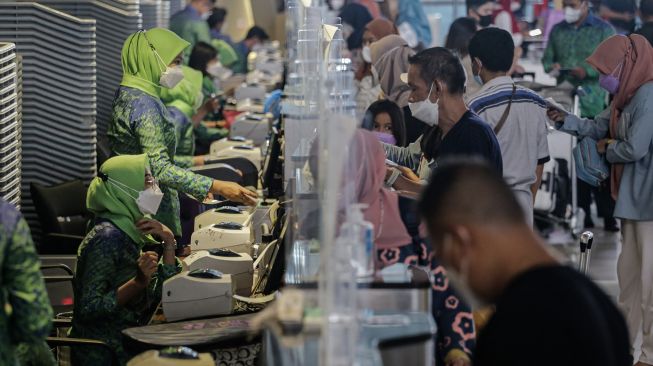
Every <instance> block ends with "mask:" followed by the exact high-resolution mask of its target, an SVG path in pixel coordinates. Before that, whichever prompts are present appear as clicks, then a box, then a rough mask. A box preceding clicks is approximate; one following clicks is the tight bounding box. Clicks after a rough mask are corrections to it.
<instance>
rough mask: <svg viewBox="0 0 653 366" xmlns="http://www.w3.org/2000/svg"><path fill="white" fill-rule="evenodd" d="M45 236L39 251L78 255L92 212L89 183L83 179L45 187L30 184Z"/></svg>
mask: <svg viewBox="0 0 653 366" xmlns="http://www.w3.org/2000/svg"><path fill="white" fill-rule="evenodd" d="M30 192H31V194H32V200H33V202H34V207H35V208H36V214H37V215H38V217H39V222H40V224H41V230H42V231H43V236H42V238H41V243H40V245H39V253H40V254H77V247H79V244H80V243H81V242H82V240H83V239H84V236H85V235H86V229H87V225H88V221H89V219H91V217H92V215H91V214H90V213H89V212H88V210H86V186H84V183H83V182H82V181H80V180H73V181H70V182H65V183H61V184H58V185H55V186H51V187H46V186H43V185H41V184H38V183H30Z"/></svg>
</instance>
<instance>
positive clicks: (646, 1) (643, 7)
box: [635, 0, 653, 46]
mask: <svg viewBox="0 0 653 366" xmlns="http://www.w3.org/2000/svg"><path fill="white" fill-rule="evenodd" d="M639 15H640V17H641V18H642V23H643V24H642V27H641V28H639V29H638V30H636V31H635V33H637V34H641V35H642V36H644V37H646V39H648V42H649V43H650V44H651V45H652V46H653V0H642V2H641V3H640V4H639Z"/></svg>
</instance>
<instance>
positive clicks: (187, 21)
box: [170, 5, 211, 61]
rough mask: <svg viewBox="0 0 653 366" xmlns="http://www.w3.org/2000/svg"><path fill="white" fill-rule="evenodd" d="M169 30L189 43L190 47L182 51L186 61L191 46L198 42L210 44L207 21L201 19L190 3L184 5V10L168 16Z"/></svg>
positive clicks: (191, 48)
mask: <svg viewBox="0 0 653 366" xmlns="http://www.w3.org/2000/svg"><path fill="white" fill-rule="evenodd" d="M170 30H171V31H173V32H175V33H177V35H178V36H179V37H181V38H183V39H185V40H186V41H188V43H190V47H188V48H187V49H186V50H185V51H184V58H185V59H186V61H188V57H189V56H190V53H191V51H192V50H193V47H195V45H196V44H197V43H198V42H205V43H208V44H211V31H210V30H209V25H208V23H206V21H205V20H202V17H201V16H200V14H199V13H198V12H197V11H196V10H195V9H193V8H192V7H191V6H190V5H188V6H186V8H184V10H182V11H179V12H177V13H175V14H173V15H172V17H171V18H170Z"/></svg>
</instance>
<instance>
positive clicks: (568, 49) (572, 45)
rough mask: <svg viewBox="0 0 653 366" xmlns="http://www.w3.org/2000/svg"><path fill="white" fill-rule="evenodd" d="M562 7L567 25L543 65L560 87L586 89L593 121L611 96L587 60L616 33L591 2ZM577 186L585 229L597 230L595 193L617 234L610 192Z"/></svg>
mask: <svg viewBox="0 0 653 366" xmlns="http://www.w3.org/2000/svg"><path fill="white" fill-rule="evenodd" d="M563 4H564V8H565V21H564V22H560V23H558V24H556V25H555V26H554V27H553V29H552V30H551V34H550V35H549V42H548V44H547V47H546V51H545V52H544V57H543V58H542V64H543V65H544V71H546V72H549V73H552V74H553V75H555V74H559V75H558V77H557V79H558V85H560V84H563V83H565V82H567V83H571V85H572V86H573V87H578V86H582V87H583V89H584V91H585V95H584V96H581V97H580V112H581V117H585V118H594V117H595V116H597V115H598V114H599V113H601V111H603V109H605V106H606V99H607V97H608V93H606V92H605V90H603V89H601V87H600V86H599V73H598V72H597V71H596V70H594V68H592V66H590V65H589V64H588V63H587V62H586V61H585V60H586V59H587V58H588V57H589V56H590V55H591V54H592V52H594V50H595V49H596V47H598V45H599V44H601V42H603V41H604V40H606V39H607V38H609V37H610V36H612V35H614V34H615V31H614V29H613V28H612V26H611V25H610V24H608V23H607V22H605V21H603V20H601V19H600V18H599V17H597V16H595V15H594V14H592V12H591V11H590V4H589V1H588V0H564V1H563ZM577 185H578V206H579V207H580V208H582V209H583V211H584V212H585V227H587V228H592V227H594V222H593V221H592V216H591V212H590V206H591V203H592V193H593V194H594V198H595V199H596V204H597V206H598V209H599V216H601V217H603V219H604V228H605V229H606V230H610V231H618V230H619V229H618V228H617V225H616V221H615V220H614V217H613V211H614V200H612V199H611V198H610V194H609V192H608V190H609V189H608V188H607V187H599V188H595V187H592V186H590V185H589V184H587V183H585V182H584V181H582V180H580V179H578V180H577Z"/></svg>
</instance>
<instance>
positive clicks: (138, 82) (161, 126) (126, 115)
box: [107, 28, 213, 236]
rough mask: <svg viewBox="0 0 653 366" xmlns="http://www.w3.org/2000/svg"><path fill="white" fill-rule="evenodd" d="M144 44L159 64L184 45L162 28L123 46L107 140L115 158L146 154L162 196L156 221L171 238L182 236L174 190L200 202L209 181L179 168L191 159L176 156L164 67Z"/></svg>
mask: <svg viewBox="0 0 653 366" xmlns="http://www.w3.org/2000/svg"><path fill="white" fill-rule="evenodd" d="M145 35H147V39H149V41H150V42H151V43H152V45H153V46H154V48H155V49H156V50H157V52H158V54H159V56H160V57H161V59H162V61H163V62H164V63H166V64H169V63H171V62H172V61H173V60H174V58H175V57H176V56H177V55H178V54H179V53H180V52H181V51H182V50H183V49H184V48H185V47H186V46H187V45H188V43H187V42H185V41H183V40H182V39H180V38H179V37H177V36H176V35H175V34H174V33H172V32H170V31H169V30H167V29H161V28H154V29H151V30H149V31H147V32H145V34H144V33H143V32H137V33H134V34H132V35H131V36H129V38H127V40H126V41H125V46H124V47H123V51H122V66H123V80H122V82H121V87H120V88H119V89H118V93H117V95H116V98H115V99H114V101H113V115H112V118H111V121H110V123H109V129H108V131H107V136H108V138H109V145H110V147H111V151H112V153H113V154H115V155H135V154H143V153H144V154H147V155H148V157H149V159H150V165H151V169H152V174H153V175H154V176H155V177H157V179H158V181H159V183H160V187H161V191H163V193H164V197H163V201H162V202H161V207H160V208H159V212H158V213H157V215H156V216H155V218H156V219H157V220H159V221H160V222H161V223H163V224H164V225H166V226H168V227H169V228H170V229H171V230H172V232H173V233H174V234H175V235H176V236H181V222H180V218H179V197H178V194H177V191H182V192H185V193H188V194H190V195H191V196H193V197H195V198H196V199H198V200H200V201H201V200H203V199H204V198H205V197H206V196H207V194H208V192H209V190H210V189H211V185H212V184H213V180H212V179H210V178H207V177H203V176H200V175H196V174H193V173H191V172H190V171H188V170H186V169H184V168H188V167H190V166H191V165H192V157H191V156H183V157H177V156H176V148H177V133H176V127H175V123H174V122H173V121H172V119H171V117H170V114H169V113H168V110H167V109H166V108H165V106H164V105H163V103H162V102H161V99H160V90H161V87H159V86H158V81H159V78H160V76H161V73H162V72H163V70H164V67H163V66H162V65H161V61H159V60H158V58H157V57H156V56H155V54H154V52H153V51H152V50H151V49H150V47H149V45H148V43H147V42H146V40H145V37H144V36H145Z"/></svg>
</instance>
